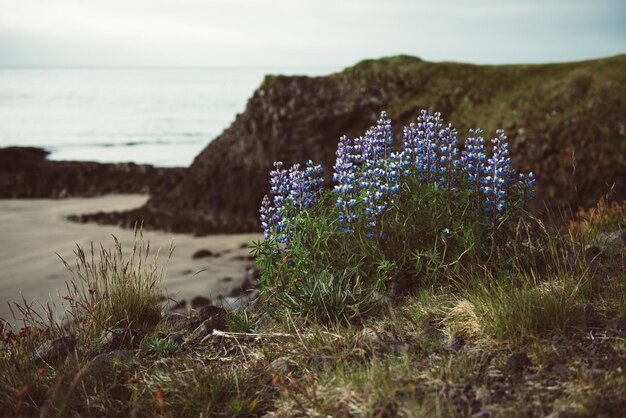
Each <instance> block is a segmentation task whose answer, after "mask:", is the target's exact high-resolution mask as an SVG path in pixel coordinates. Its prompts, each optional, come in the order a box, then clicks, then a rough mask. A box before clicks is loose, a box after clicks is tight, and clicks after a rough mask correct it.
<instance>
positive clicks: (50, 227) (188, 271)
mask: <svg viewBox="0 0 626 418" xmlns="http://www.w3.org/2000/svg"><path fill="white" fill-rule="evenodd" d="M147 198H148V197H147V196H144V195H110V196H104V197H97V198H72V199H61V200H53V199H10V200H4V199H0V318H7V319H9V318H10V317H11V314H10V310H9V307H8V303H9V302H13V301H17V300H21V299H22V296H23V297H24V298H25V299H26V300H27V301H35V305H37V304H38V303H46V302H48V301H54V302H55V303H56V304H57V305H61V301H60V299H59V297H58V294H59V293H60V294H61V295H63V294H65V292H66V289H65V282H66V281H67V280H69V279H70V277H71V276H70V274H69V272H68V271H67V270H66V268H65V266H64V265H63V263H62V262H61V260H60V259H59V257H58V256H57V253H58V254H59V255H60V256H62V257H63V258H64V259H65V260H67V261H69V262H70V263H71V262H72V261H73V260H74V254H73V251H74V249H75V248H76V244H78V245H80V246H82V247H83V248H85V249H87V248H88V247H89V246H90V243H91V242H94V243H96V244H97V243H100V242H101V243H103V245H104V247H105V248H111V247H112V246H113V239H112V237H111V235H115V236H116V237H118V238H119V239H120V241H121V242H122V245H123V247H124V249H125V252H127V251H130V247H131V244H132V242H133V231H131V230H125V229H122V228H119V227H115V226H109V225H106V226H103V225H96V224H79V223H73V222H70V221H67V220H66V219H65V218H66V216H68V215H71V214H78V213H89V212H96V211H100V210H102V211H114V210H126V209H132V208H135V207H139V206H141V205H142V204H144V203H145V202H146V200H147ZM261 237H262V235H261V234H233V235H212V236H207V237H200V238H198V237H193V236H191V235H182V234H173V233H166V232H161V231H145V232H144V239H145V240H148V241H150V245H151V248H152V249H153V250H156V249H157V248H161V257H160V261H161V262H162V263H166V262H167V254H168V250H169V246H170V243H171V242H172V241H173V242H174V244H175V250H174V253H173V255H172V257H171V259H170V260H169V262H167V275H166V278H165V281H164V286H165V288H166V290H167V294H168V296H170V297H172V298H174V299H181V298H189V297H193V296H197V295H204V296H209V297H210V296H211V295H218V294H224V293H228V292H229V290H230V289H232V288H234V287H237V286H239V285H240V284H241V283H242V282H243V280H244V278H245V276H246V270H247V268H249V266H251V265H252V264H253V263H252V262H251V261H245V260H243V259H242V258H243V257H245V256H247V255H249V249H248V248H244V244H247V243H250V242H251V241H252V240H257V239H260V238H261ZM200 249H207V250H210V251H211V252H213V253H219V254H220V255H219V256H217V257H215V256H214V257H207V258H201V259H193V258H192V255H193V254H194V253H195V252H196V251H198V250H200ZM60 309H61V308H58V310H60Z"/></svg>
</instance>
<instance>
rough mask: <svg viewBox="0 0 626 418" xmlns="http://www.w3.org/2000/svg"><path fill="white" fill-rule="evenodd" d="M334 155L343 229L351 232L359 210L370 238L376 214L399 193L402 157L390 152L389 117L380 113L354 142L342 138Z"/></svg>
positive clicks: (336, 190) (386, 206) (336, 191)
mask: <svg viewBox="0 0 626 418" xmlns="http://www.w3.org/2000/svg"><path fill="white" fill-rule="evenodd" d="M336 156H337V160H336V162H335V166H334V168H335V173H334V176H333V179H334V181H335V183H336V185H335V188H334V192H335V194H336V196H337V207H338V208H339V222H340V224H341V226H342V229H343V230H344V231H345V232H353V230H354V224H355V223H356V222H357V221H358V220H359V219H361V216H360V212H362V215H363V218H364V220H365V225H366V228H367V229H368V232H367V235H368V237H370V238H373V237H374V229H375V228H376V219H377V217H379V216H380V215H382V214H383V213H384V212H385V211H386V210H387V209H388V207H389V203H390V202H391V201H393V199H394V197H395V196H397V195H398V194H399V193H400V179H399V177H400V173H401V170H402V158H401V157H400V154H399V153H396V152H394V151H393V136H392V129H391V119H389V117H388V116H387V114H386V113H385V112H382V113H381V116H380V119H379V120H378V121H377V123H376V126H374V127H372V128H371V129H369V130H368V131H367V132H366V133H365V135H364V136H363V137H361V138H357V139H355V140H354V141H352V140H350V139H349V138H348V137H346V136H343V137H341V139H340V141H339V147H338V149H337V153H336ZM357 205H358V206H361V205H362V206H363V207H364V209H361V208H359V207H357Z"/></svg>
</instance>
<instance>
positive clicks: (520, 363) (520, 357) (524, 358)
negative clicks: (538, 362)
mask: <svg viewBox="0 0 626 418" xmlns="http://www.w3.org/2000/svg"><path fill="white" fill-rule="evenodd" d="M530 365H531V362H530V358H528V355H527V354H526V353H524V352H519V353H513V354H511V355H510V356H509V358H508V359H507V361H506V365H505V369H506V370H507V371H508V372H509V373H510V374H516V373H520V372H522V371H524V370H525V369H526V368H527V367H529V366H530Z"/></svg>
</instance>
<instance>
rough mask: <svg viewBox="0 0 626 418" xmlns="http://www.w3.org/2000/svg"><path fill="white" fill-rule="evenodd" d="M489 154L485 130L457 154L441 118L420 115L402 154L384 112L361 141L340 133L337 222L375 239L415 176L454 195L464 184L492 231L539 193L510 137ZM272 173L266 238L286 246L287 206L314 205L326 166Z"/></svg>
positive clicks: (497, 141) (452, 132) (265, 206)
mask: <svg viewBox="0 0 626 418" xmlns="http://www.w3.org/2000/svg"><path fill="white" fill-rule="evenodd" d="M491 143H492V152H491V157H489V158H488V156H487V147H486V146H485V143H484V140H483V137H482V130H480V129H476V130H470V136H469V137H468V138H467V140H466V141H465V144H464V146H463V150H462V151H461V150H460V143H459V140H458V132H457V130H456V129H454V128H453V127H452V125H447V126H445V127H444V124H443V118H442V117H441V114H439V113H434V114H429V113H428V112H427V111H426V110H422V111H421V113H420V115H419V116H418V118H417V123H411V124H410V125H409V126H407V127H405V128H404V131H403V137H402V151H401V152H397V151H395V150H394V144H393V135H392V126H391V120H390V119H389V117H388V116H387V114H386V113H385V112H382V113H381V116H380V119H379V120H378V121H377V123H376V125H375V126H373V127H372V128H370V129H369V130H368V131H367V132H366V133H365V135H364V136H363V137H360V138H356V139H354V140H351V139H350V138H348V137H347V136H342V137H341V139H340V141H339V146H338V149H337V152H336V157H337V158H336V162H335V165H334V174H333V180H334V182H335V186H334V189H333V192H334V195H335V197H336V206H337V207H338V208H339V219H338V220H339V223H340V225H341V226H342V229H343V230H344V231H345V232H347V233H352V232H354V231H355V227H356V226H357V224H361V222H362V226H364V228H365V233H366V235H367V236H368V237H369V238H370V239H371V238H373V237H374V236H375V229H376V227H377V222H378V219H379V218H380V216H381V215H382V214H383V213H385V212H386V211H387V210H388V209H389V207H390V206H391V205H392V204H393V202H394V201H395V199H397V197H398V195H399V194H400V193H401V191H402V186H401V184H402V183H401V178H402V177H403V176H413V175H416V176H417V178H418V179H419V182H420V183H422V184H425V185H428V186H432V187H435V188H440V189H446V190H456V189H458V188H459V187H467V188H469V191H470V192H471V193H472V194H473V195H475V196H476V199H475V201H476V202H477V203H476V205H475V207H476V209H477V210H481V211H483V212H484V214H485V219H486V221H487V224H488V225H491V226H494V227H495V225H496V224H497V222H498V220H499V219H501V215H502V214H503V212H505V211H506V209H507V204H508V203H509V202H510V201H511V200H512V199H513V198H518V197H521V198H522V199H523V201H524V202H525V201H526V200H527V199H530V198H531V197H533V195H534V190H533V189H534V187H535V183H536V181H535V177H534V174H533V173H530V174H528V175H524V174H520V175H519V176H518V177H516V175H515V172H514V170H513V168H512V163H511V158H510V155H509V154H510V152H509V144H508V138H507V137H506V135H505V134H504V131H502V130H498V131H497V137H496V138H494V139H492V140H491ZM275 167H276V170H274V171H272V172H271V196H272V197H271V198H270V197H267V196H266V197H265V198H264V199H263V203H262V206H261V222H262V225H263V230H264V232H265V236H266V238H268V237H271V236H272V234H274V233H275V234H277V240H278V241H279V242H288V241H289V233H288V231H286V224H287V223H288V222H289V220H288V219H286V218H285V213H284V211H285V205H287V206H289V207H292V208H294V209H296V210H299V211H303V210H306V209H307V208H309V207H310V206H311V205H313V204H315V202H317V200H318V198H319V193H320V190H321V187H322V182H321V167H319V166H313V164H312V163H311V162H309V164H308V165H307V169H306V170H305V171H300V169H299V165H297V164H296V165H294V166H293V167H292V168H291V169H290V170H288V171H287V170H283V169H282V163H280V162H279V163H276V164H275Z"/></svg>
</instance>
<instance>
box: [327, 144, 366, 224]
mask: <svg viewBox="0 0 626 418" xmlns="http://www.w3.org/2000/svg"><path fill="white" fill-rule="evenodd" d="M354 142H355V144H354V145H353V142H352V141H351V140H350V138H348V137H347V136H345V135H344V136H342V137H341V138H340V140H339V146H338V148H337V152H336V156H337V160H336V162H335V166H334V174H333V180H334V182H335V183H336V184H335V187H334V192H335V194H337V203H336V205H337V207H339V209H340V211H339V222H340V224H341V225H342V229H343V230H344V231H345V232H352V231H353V227H352V225H353V224H354V222H356V221H357V220H358V214H357V211H356V202H357V198H358V194H359V182H358V181H357V166H356V164H357V163H359V162H360V161H361V155H360V153H361V146H360V145H358V144H356V142H357V141H354ZM359 142H360V141H359Z"/></svg>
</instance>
